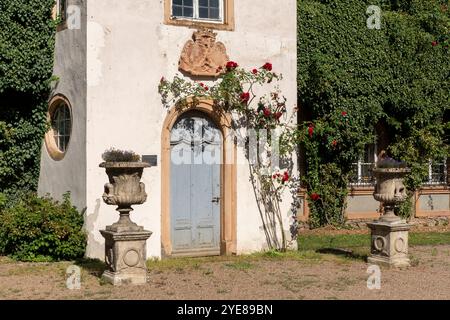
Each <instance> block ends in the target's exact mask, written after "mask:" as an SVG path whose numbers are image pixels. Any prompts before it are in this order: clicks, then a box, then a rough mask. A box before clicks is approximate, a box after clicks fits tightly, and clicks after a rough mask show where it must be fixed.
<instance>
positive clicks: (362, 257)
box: [316, 248, 368, 262]
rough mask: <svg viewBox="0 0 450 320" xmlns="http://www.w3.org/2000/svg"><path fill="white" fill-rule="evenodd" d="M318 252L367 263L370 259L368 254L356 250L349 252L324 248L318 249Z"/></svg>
mask: <svg viewBox="0 0 450 320" xmlns="http://www.w3.org/2000/svg"><path fill="white" fill-rule="evenodd" d="M316 252H317V253H322V254H333V255H336V256H343V257H345V258H348V259H354V260H359V261H362V262H367V257H368V254H367V253H363V252H357V251H354V250H347V249H338V248H322V249H317V250H316Z"/></svg>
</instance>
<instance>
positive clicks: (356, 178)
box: [350, 144, 377, 186]
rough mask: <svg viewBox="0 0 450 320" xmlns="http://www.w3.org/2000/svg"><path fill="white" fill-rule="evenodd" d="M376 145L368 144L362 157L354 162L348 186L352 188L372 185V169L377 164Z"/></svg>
mask: <svg viewBox="0 0 450 320" xmlns="http://www.w3.org/2000/svg"><path fill="white" fill-rule="evenodd" d="M376 152H377V146H376V144H368V145H367V146H366V148H365V151H364V156H363V157H361V158H360V159H358V161H357V162H354V163H353V164H352V165H353V168H354V169H353V174H352V176H351V178H350V184H351V185H353V186H371V185H373V184H374V177H373V173H372V169H373V167H374V165H375V163H376V162H377V154H376Z"/></svg>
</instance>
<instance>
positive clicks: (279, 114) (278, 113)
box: [275, 111, 283, 120]
mask: <svg viewBox="0 0 450 320" xmlns="http://www.w3.org/2000/svg"><path fill="white" fill-rule="evenodd" d="M282 115H283V112H280V111H278V112H277V113H275V118H276V119H277V120H280V118H281V116H282Z"/></svg>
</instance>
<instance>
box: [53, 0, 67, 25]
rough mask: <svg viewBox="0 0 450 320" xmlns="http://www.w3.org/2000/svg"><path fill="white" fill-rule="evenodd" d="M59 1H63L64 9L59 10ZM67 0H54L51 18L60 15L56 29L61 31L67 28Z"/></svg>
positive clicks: (56, 17)
mask: <svg viewBox="0 0 450 320" xmlns="http://www.w3.org/2000/svg"><path fill="white" fill-rule="evenodd" d="M61 1H64V10H61ZM68 2H69V0H56V3H55V8H54V9H53V19H55V20H56V19H58V18H59V17H61V22H60V23H59V24H58V25H57V26H56V31H57V32H59V31H63V30H66V29H67V7H68Z"/></svg>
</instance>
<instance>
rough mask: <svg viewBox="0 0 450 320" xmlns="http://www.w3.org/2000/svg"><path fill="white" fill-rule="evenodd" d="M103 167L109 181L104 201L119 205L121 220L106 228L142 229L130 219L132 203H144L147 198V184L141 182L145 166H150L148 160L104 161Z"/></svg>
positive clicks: (118, 229)
mask: <svg viewBox="0 0 450 320" xmlns="http://www.w3.org/2000/svg"><path fill="white" fill-rule="evenodd" d="M100 167H101V168H105V169H106V174H107V175H108V178H109V183H107V184H105V192H104V193H103V201H104V202H105V203H106V204H109V205H115V206H117V209H116V210H117V211H118V212H119V213H120V218H119V221H117V222H116V223H114V224H113V225H111V226H107V227H106V230H110V231H116V232H121V231H141V230H143V228H142V227H140V226H138V225H137V224H135V223H134V222H132V221H131V219H130V212H131V211H133V209H132V207H131V206H132V205H138V204H143V203H144V202H145V201H146V200H147V193H145V185H144V183H142V182H140V181H141V178H142V173H143V171H144V168H148V167H150V165H149V164H148V163H146V162H103V163H101V164H100Z"/></svg>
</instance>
